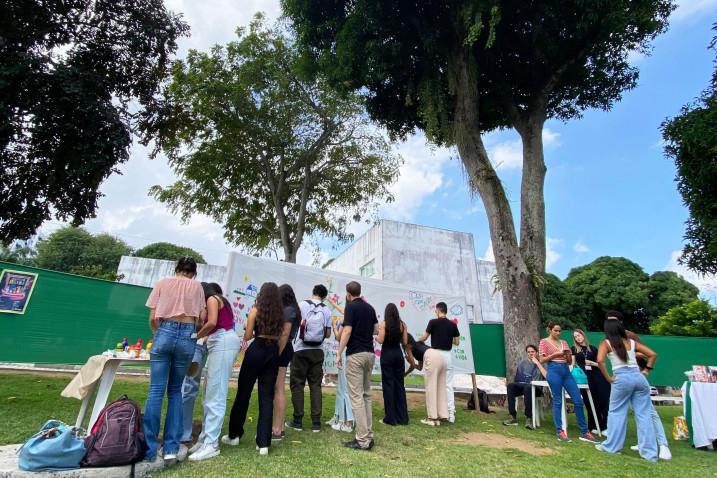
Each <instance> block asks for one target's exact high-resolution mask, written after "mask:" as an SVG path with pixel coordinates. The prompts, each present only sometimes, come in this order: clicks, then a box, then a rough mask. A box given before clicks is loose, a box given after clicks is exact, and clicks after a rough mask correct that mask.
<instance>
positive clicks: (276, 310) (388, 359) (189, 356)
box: [143, 257, 460, 461]
mask: <svg viewBox="0 0 717 478" xmlns="http://www.w3.org/2000/svg"><path fill="white" fill-rule="evenodd" d="M196 273H197V264H196V262H195V261H194V259H192V258H191V257H183V258H181V259H180V260H179V261H178V262H177V264H176V268H175V276H174V277H172V278H167V279H162V280H160V281H159V282H158V283H157V284H156V285H155V287H154V289H153V290H152V292H151V294H150V296H149V298H148V300H147V304H146V305H147V306H148V307H149V308H150V315H149V325H150V328H151V329H152V332H153V334H154V345H153V346H152V349H151V351H150V386H149V393H148V396H147V402H146V405H145V411H144V422H143V427H144V434H145V437H146V440H147V445H148V450H147V453H146V457H147V459H148V460H150V461H152V460H155V459H156V458H157V457H158V456H160V455H163V458H164V460H165V461H167V460H178V461H181V460H182V459H183V458H184V457H186V456H187V455H188V457H189V460H192V461H200V460H205V459H209V458H212V457H215V456H217V455H219V453H220V449H219V443H220V442H221V443H224V444H226V445H230V446H236V445H238V444H239V441H240V439H241V438H242V436H243V435H244V433H245V428H244V426H245V423H246V418H247V411H248V408H249V401H250V398H251V394H252V390H253V389H254V386H255V385H258V387H257V388H258V393H257V395H258V404H259V417H258V420H257V425H256V440H255V441H256V448H257V451H258V452H259V454H261V455H266V454H268V452H269V447H270V446H271V443H272V441H275V442H276V441H281V440H282V439H283V438H284V436H285V433H284V427H285V426H287V427H289V428H293V429H295V430H298V431H302V430H303V417H304V387H305V385H306V384H308V386H309V395H310V402H311V406H310V414H311V430H312V431H313V432H320V431H321V411H322V398H323V397H322V391H321V381H322V378H323V373H324V370H323V363H324V352H323V348H322V343H323V341H324V340H325V339H327V338H329V337H330V336H331V334H332V332H333V334H334V336H335V337H336V339H337V340H338V342H339V348H338V354H337V366H338V370H339V372H338V386H337V390H336V407H335V414H334V417H333V418H332V419H331V420H330V421H329V422H328V424H330V425H331V427H332V428H333V429H335V430H340V431H345V432H351V431H354V432H355V439H354V440H350V441H347V442H345V443H344V446H346V447H348V448H354V449H359V450H370V449H372V448H373V446H374V432H373V419H372V406H371V372H372V369H373V366H374V362H375V359H376V355H375V348H374V338H375V340H376V341H377V342H378V343H380V344H382V349H381V378H382V388H383V399H384V408H385V415H384V418H383V419H382V420H381V422H382V423H384V424H386V425H406V424H408V420H409V419H408V408H407V403H406V390H405V386H404V377H405V375H407V374H408V373H410V372H411V371H412V370H413V369H419V370H421V369H422V370H423V371H424V373H425V377H426V410H427V417H426V418H425V419H423V420H421V422H422V423H424V424H427V425H430V426H437V425H440V423H441V422H442V421H449V422H453V421H454V420H455V403H454V399H453V388H452V377H453V366H452V352H451V349H452V346H453V345H458V343H459V340H460V334H459V332H458V327H457V325H456V324H455V323H453V322H452V321H450V320H449V319H448V317H447V312H448V310H447V306H446V304H445V303H442V302H441V303H438V304H436V318H434V319H432V320H430V321H429V323H428V326H427V328H426V331H425V333H424V334H423V335H422V336H421V337H420V338H419V339H418V340H415V339H414V338H413V336H412V335H411V334H409V333H408V330H407V327H406V324H405V323H404V322H403V321H402V320H401V317H400V314H399V311H398V307H396V305H395V304H392V303H389V304H388V305H387V306H386V310H385V313H384V320H383V321H381V323H380V324H379V321H378V318H377V315H376V311H375V310H374V308H373V307H372V306H371V305H370V304H369V303H368V302H367V301H366V300H364V299H363V297H362V295H361V285H360V284H359V283H358V282H349V283H348V284H347V285H346V302H345V306H344V307H341V306H340V305H339V304H337V303H335V302H333V301H331V300H330V299H329V300H328V302H329V305H330V306H331V307H333V308H334V309H335V310H336V311H337V312H338V313H339V314H341V315H343V320H340V321H338V320H337V321H334V320H332V314H331V312H330V309H329V306H328V305H327V304H325V301H326V300H327V296H328V291H327V289H326V287H325V286H323V285H321V284H319V285H316V286H314V288H313V290H312V297H311V298H310V299H307V300H305V301H302V302H301V303H299V302H298V301H297V299H296V295H295V293H294V291H293V289H292V287H291V286H290V285H288V284H283V285H281V286H278V285H277V284H275V283H273V282H267V283H264V284H262V286H261V288H260V290H259V293H258V294H257V297H256V301H255V303H254V306H253V307H252V308H251V310H250V311H249V314H248V317H247V323H246V328H245V329H244V334H243V337H242V338H240V337H239V336H238V335H237V333H236V331H235V330H234V316H233V312H232V308H231V305H230V303H229V301H228V300H227V299H226V298H225V297H224V296H223V294H222V290H221V287H220V286H219V285H218V284H215V283H203V282H202V283H200V282H198V281H196V280H194V278H195V277H196ZM429 338H430V341H431V345H430V346H428V345H426V341H427V340H428V339H429ZM247 344H248V345H247ZM242 349H243V350H245V352H244V358H243V361H242V364H241V368H240V371H239V378H238V386H237V393H236V397H235V400H234V403H233V405H232V408H231V412H230V416H229V427H228V433H227V434H226V435H224V436H221V438H220V434H221V429H222V426H223V422H224V416H225V413H226V406H227V405H226V397H227V392H228V385H229V379H230V377H231V373H232V365H233V363H234V361H235V360H236V358H237V355H238V354H239V352H240V351H241V350H242ZM406 361H407V362H408V364H409V369H408V371H405V362H406ZM205 364H206V372H204V373H205V376H204V379H205V389H204V393H203V401H202V404H203V421H202V430H201V433H200V435H199V437H198V439H197V441H196V442H195V443H193V444H192V442H191V440H192V431H193V430H192V415H193V409H194V403H195V401H196V398H197V396H198V393H199V388H200V382H201V376H202V373H203V369H204V368H205ZM287 369H288V370H290V389H291V401H292V405H293V415H292V418H291V420H289V421H288V422H286V423H284V419H285V416H286V405H287V401H286V394H285V380H286V373H287ZM165 394H166V395H167V399H168V400H167V413H166V418H165V424H164V441H163V450H162V451H161V452H160V450H159V446H158V435H159V431H160V416H161V410H162V405H163V401H164V396H165ZM190 445H191V447H190Z"/></svg>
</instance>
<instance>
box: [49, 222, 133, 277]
mask: <svg viewBox="0 0 717 478" xmlns="http://www.w3.org/2000/svg"><path fill="white" fill-rule="evenodd" d="M131 252H132V248H131V247H129V246H128V245H127V244H125V243H124V242H123V241H122V240H120V239H118V238H116V237H113V236H111V235H109V234H98V235H96V236H93V235H92V234H90V233H89V232H87V231H86V230H84V229H83V228H81V227H72V226H68V227H63V228H62V229H58V230H57V231H55V232H53V233H52V234H50V235H49V236H48V237H47V239H43V240H40V241H39V242H38V244H37V265H38V267H42V268H43V269H51V270H55V271H60V272H69V273H71V274H78V275H83V276H87V277H96V278H99V279H106V280H118V279H119V277H118V276H117V266H119V262H120V259H121V257H122V256H123V255H129V254H130V253H131Z"/></svg>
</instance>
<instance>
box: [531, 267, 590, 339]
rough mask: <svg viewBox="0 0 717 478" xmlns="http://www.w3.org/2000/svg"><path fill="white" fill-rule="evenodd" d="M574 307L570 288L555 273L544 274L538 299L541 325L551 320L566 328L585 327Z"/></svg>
mask: <svg viewBox="0 0 717 478" xmlns="http://www.w3.org/2000/svg"><path fill="white" fill-rule="evenodd" d="M576 308H577V304H576V298H575V296H574V295H573V292H572V290H571V289H570V288H569V287H568V286H567V285H565V283H563V281H561V280H560V278H559V277H558V276H556V275H555V274H546V275H545V286H544V288H543V296H542V298H541V301H540V309H541V315H542V320H543V326H545V325H546V324H547V323H548V322H550V321H553V322H557V323H559V324H560V325H561V326H562V328H564V329H566V330H575V329H576V328H581V329H582V328H585V320H584V318H583V317H581V316H579V315H577V314H576Z"/></svg>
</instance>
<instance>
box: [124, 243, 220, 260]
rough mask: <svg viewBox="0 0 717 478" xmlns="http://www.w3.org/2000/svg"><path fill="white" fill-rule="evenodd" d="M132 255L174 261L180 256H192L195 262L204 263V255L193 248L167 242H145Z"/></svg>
mask: <svg viewBox="0 0 717 478" xmlns="http://www.w3.org/2000/svg"><path fill="white" fill-rule="evenodd" d="M132 255H133V256H136V257H146V258H147V259H163V260H165V261H176V260H178V259H179V258H180V257H184V256H189V257H193V258H194V260H195V261H197V264H206V263H207V261H205V260H204V257H202V255H201V254H200V253H198V252H197V251H195V250H194V249H191V248H189V247H182V246H178V245H176V244H171V243H169V242H154V243H152V244H147V245H146V246H144V247H142V248H141V249H137V250H136V251H134V254H132Z"/></svg>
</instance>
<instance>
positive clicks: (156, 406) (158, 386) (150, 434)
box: [143, 320, 196, 460]
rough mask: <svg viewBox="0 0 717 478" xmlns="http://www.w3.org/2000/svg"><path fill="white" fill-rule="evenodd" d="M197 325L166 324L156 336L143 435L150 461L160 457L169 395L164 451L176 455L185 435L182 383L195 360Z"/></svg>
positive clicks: (163, 323) (152, 350)
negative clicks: (164, 408)
mask: <svg viewBox="0 0 717 478" xmlns="http://www.w3.org/2000/svg"><path fill="white" fill-rule="evenodd" d="M194 332H195V326H194V324H185V323H181V322H175V321H171V320H165V321H163V322H162V323H161V324H160V326H159V330H157V333H156V334H155V335H154V343H153V345H152V349H151V350H150V353H149V393H148V394H147V402H146V403H145V405H144V422H143V428H144V436H145V439H146V440H147V458H148V459H150V460H153V459H154V457H155V456H157V436H158V435H159V425H160V417H161V415H162V404H163V402H164V394H165V392H166V393H167V400H168V403H167V415H166V417H165V420H164V452H165V453H177V452H178V451H179V439H180V437H181V434H182V382H183V381H184V376H185V375H186V374H187V369H188V368H189V364H190V363H191V361H192V354H193V353H194V344H195V343H196V340H195V339H193V338H191V336H192V334H193V333H194Z"/></svg>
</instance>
